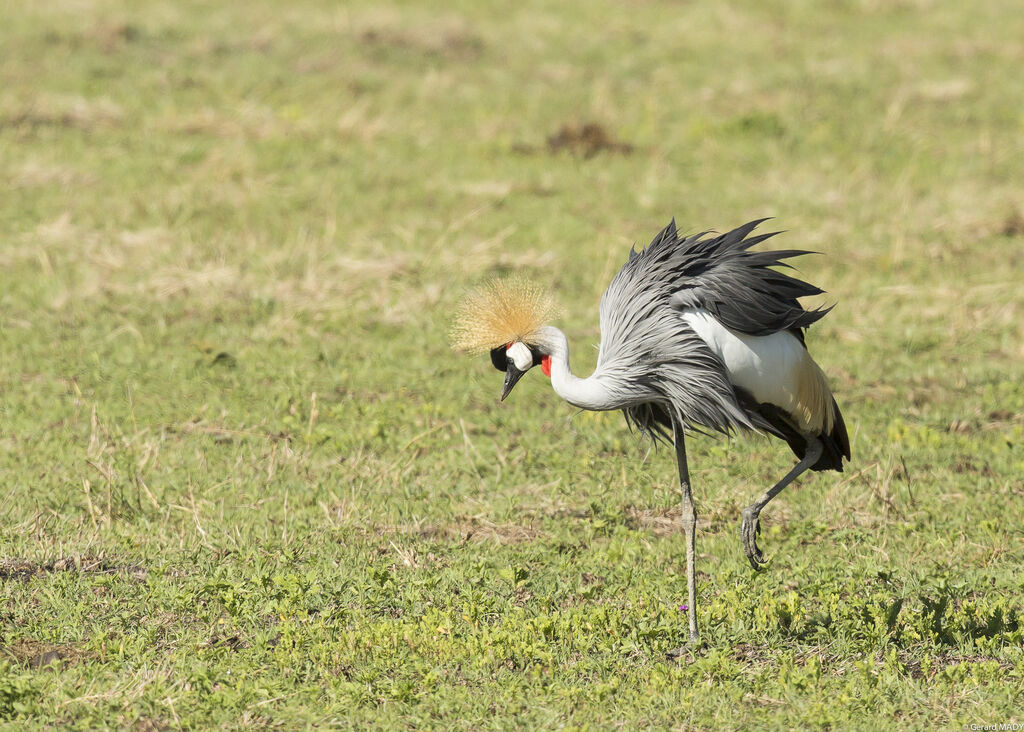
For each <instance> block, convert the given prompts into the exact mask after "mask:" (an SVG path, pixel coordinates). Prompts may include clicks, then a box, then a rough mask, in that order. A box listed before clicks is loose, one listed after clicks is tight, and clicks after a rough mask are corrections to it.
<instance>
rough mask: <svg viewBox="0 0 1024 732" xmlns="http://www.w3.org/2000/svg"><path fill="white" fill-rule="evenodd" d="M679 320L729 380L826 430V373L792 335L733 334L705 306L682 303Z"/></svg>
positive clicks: (801, 422)
mask: <svg viewBox="0 0 1024 732" xmlns="http://www.w3.org/2000/svg"><path fill="white" fill-rule="evenodd" d="M682 317H683V320H684V321H686V323H687V325H689V326H690V327H691V328H693V330H694V331H695V332H696V333H697V335H698V336H700V338H701V340H703V341H704V342H705V343H706V344H707V345H708V348H710V349H711V351H712V352H713V353H714V354H715V355H717V356H718V357H719V358H720V359H722V362H723V363H724V364H725V368H726V371H727V372H728V375H729V381H730V382H732V383H733V384H734V385H735V386H738V387H740V388H741V389H744V390H745V391H747V392H749V393H750V394H751V396H753V397H754V399H755V400H757V401H758V402H761V403H763V404H774V405H775V406H777V407H781V408H782V409H784V410H786V411H787V412H788V413H789V414H790V415H791V416H792V417H793V419H794V420H795V421H796V423H797V425H798V426H799V427H800V429H802V430H806V431H808V432H814V433H821V432H826V433H827V432H831V431H832V425H833V422H834V415H833V413H832V392H831V391H830V390H829V388H828V382H827V381H826V379H825V374H824V373H822V371H821V369H820V368H819V367H818V364H816V363H815V362H814V359H812V358H811V356H810V354H808V353H807V349H806V348H804V347H803V346H802V345H801V344H800V341H798V340H797V338H796V336H794V335H793V334H792V333H789V332H786V331H779V332H778V333H772V334H771V335H767V336H752V335H746V334H744V333H738V332H736V331H734V330H730V329H729V328H726V327H725V326H724V325H722V324H721V323H720V322H718V320H716V319H715V317H714V316H713V315H712V314H711V313H709V312H708V311H706V310H701V309H699V308H686V309H684V310H683V311H682Z"/></svg>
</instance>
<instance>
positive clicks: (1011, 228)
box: [999, 210, 1024, 236]
mask: <svg viewBox="0 0 1024 732" xmlns="http://www.w3.org/2000/svg"><path fill="white" fill-rule="evenodd" d="M999 233H1000V234H1002V235H1003V236H1024V214H1022V213H1021V212H1020V211H1016V210H1015V211H1011V212H1010V213H1009V215H1007V217H1006V219H1005V220H1004V221H1003V225H1002V227H1001V228H1000V230H999Z"/></svg>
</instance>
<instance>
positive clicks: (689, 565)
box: [452, 219, 850, 644]
mask: <svg viewBox="0 0 1024 732" xmlns="http://www.w3.org/2000/svg"><path fill="white" fill-rule="evenodd" d="M762 221H764V219H761V220H759V221H752V222H750V223H748V224H745V225H743V226H741V227H739V228H737V229H734V230H732V231H730V232H728V233H727V234H722V235H721V236H709V235H708V232H703V233H700V234H695V235H693V236H688V237H684V238H680V236H679V234H678V232H677V231H676V225H675V221H672V223H670V224H669V225H668V226H667V227H665V228H664V229H663V230H662V231H661V232H660V233H659V234H658V235H657V236H656V237H654V240H653V241H652V242H651V243H650V244H649V245H648V246H647V247H645V248H644V249H643V250H641V251H640V252H637V251H635V249H633V250H630V253H629V260H628V261H627V262H626V263H625V265H623V267H622V269H621V270H620V271H619V273H618V274H617V275H616V276H615V277H614V278H613V279H612V281H611V284H609V285H608V289H607V290H606V291H605V293H604V296H603V297H602V298H601V347H600V353H599V355H598V358H597V368H596V369H595V370H594V373H593V374H591V375H590V376H588V377H586V378H580V377H578V376H575V375H573V373H572V371H571V370H570V368H569V344H568V341H567V340H566V337H565V334H564V333H562V331H560V330H558V329H557V328H555V327H553V326H551V325H548V324H547V321H548V320H550V319H551V318H552V317H553V315H554V307H553V304H552V300H551V298H550V296H548V295H547V294H546V293H545V292H544V291H543V290H542V289H540V288H538V287H536V286H534V285H532V284H530V283H527V282H525V281H522V280H505V281H496V282H492V283H490V284H489V285H487V286H485V287H483V288H481V289H480V290H478V291H476V292H475V293H473V294H471V295H470V296H468V297H467V298H466V299H465V300H464V301H463V303H462V305H461V306H460V309H459V313H458V315H457V317H456V321H455V324H454V326H453V329H452V340H453V345H454V346H455V348H456V349H458V350H462V351H468V352H477V353H482V352H486V351H490V353H491V360H492V362H493V364H494V366H495V367H496V368H497V369H498V370H500V371H504V372H505V383H504V387H503V389H502V392H501V399H502V400H504V399H505V397H507V396H508V395H509V393H510V392H511V391H512V388H513V387H514V386H515V385H516V383H517V382H518V381H519V379H520V378H522V376H523V374H525V373H526V372H527V371H529V370H530V369H531V368H532V367H534V366H537V365H540V366H541V367H542V369H543V371H544V373H545V374H547V375H548V376H549V377H550V378H551V385H552V387H553V388H554V390H555V393H556V394H558V395H559V396H560V397H562V398H563V399H565V400H566V401H567V402H569V403H570V404H572V405H575V406H577V407H580V408H581V409H590V410H612V409H621V410H622V411H623V413H624V414H625V417H626V422H627V423H628V424H629V425H630V426H631V427H634V428H636V429H638V430H639V431H640V432H641V433H644V434H646V435H649V436H650V437H651V438H652V439H654V440H655V441H658V440H664V441H666V442H667V441H668V439H669V436H670V435H671V440H672V443H673V444H674V445H675V452H676V463H677V466H678V469H679V485H680V490H681V492H682V525H683V530H684V534H685V538H686V584H687V592H688V597H689V604H688V608H687V611H688V619H689V625H690V642H691V644H692V643H695V642H696V641H697V640H698V637H699V636H698V631H697V602H696V599H697V598H696V579H695V572H694V555H695V529H696V523H697V513H696V510H695V508H694V504H693V493H692V490H691V485H690V475H689V470H688V468H687V463H686V446H685V441H684V433H685V432H686V431H697V432H705V433H706V432H719V433H722V434H726V435H729V434H732V433H734V432H740V431H752V432H759V433H763V434H768V435H772V436H775V437H778V438H780V439H782V440H785V441H786V443H787V444H788V445H789V447H790V448H791V449H792V450H793V452H794V453H795V454H796V457H797V458H798V460H799V462H797V464H796V466H795V467H794V468H793V469H792V470H790V471H789V472H788V473H787V474H786V475H785V476H784V477H783V478H782V479H781V480H780V481H779V482H778V483H776V484H775V485H774V486H772V487H771V488H769V489H768V490H767V491H765V493H764V494H763V495H762V496H761V497H760V498H758V499H757V500H756V501H754V502H753V503H752V504H750V505H749V506H748V507H747V508H745V509H744V510H743V522H742V526H741V530H740V538H741V542H742V545H743V551H744V552H745V553H746V555H747V559H748V560H749V561H750V564H751V565H752V566H753V567H754V568H755V569H757V568H758V567H759V565H760V564H762V563H763V562H764V556H763V555H762V553H761V550H760V549H759V548H758V545H757V535H758V534H759V533H760V522H759V516H760V513H761V511H762V510H763V509H764V507H765V506H766V505H767V504H768V502H769V501H771V500H772V498H774V497H775V496H776V495H778V494H779V492H781V491H782V490H783V489H784V488H785V487H786V486H787V485H789V484H790V483H792V482H793V481H794V480H795V479H796V478H797V477H799V476H800V475H801V474H803V473H804V472H805V471H807V470H819V471H820V470H838V471H842V469H843V458H846V459H847V460H848V459H849V458H850V440H849V437H848V436H847V434H846V425H845V424H844V423H843V415H842V414H841V413H840V411H839V406H838V405H837V404H836V401H835V399H834V398H833V396H832V392H831V390H830V389H829V386H828V382H827V380H826V378H825V375H824V373H822V370H821V368H819V367H818V365H817V364H816V363H815V362H814V359H812V358H811V356H810V354H809V353H808V351H807V344H806V343H805V341H804V329H805V328H807V327H808V326H809V325H811V324H812V323H814V322H815V321H817V320H819V319H820V318H822V317H823V316H824V315H825V314H826V313H827V312H828V311H829V310H830V309H831V308H827V309H817V310H805V309H804V308H803V307H802V306H801V305H800V303H799V302H798V300H797V298H800V297H805V296H808V295H818V294H820V293H821V292H822V290H820V289H818V288H817V287H815V286H813V285H810V284H808V283H806V282H803V281H801V280H798V279H796V278H794V277H791V276H790V275H787V274H785V273H784V272H781V271H779V269H777V268H779V267H788V265H786V264H785V263H783V261H782V260H784V259H788V258H790V257H794V256H797V255H800V254H807V253H808V252H805V251H801V250H794V249H786V250H781V251H750V248H751V247H752V246H754V245H755V244H759V243H760V242H763V241H764V240H765V239H768V238H769V237H771V236H774V235H775V234H777V233H778V232H772V233H767V234H759V235H757V236H751V233H752V232H753V231H754V229H755V228H756V227H757V225H758V224H760V223H762Z"/></svg>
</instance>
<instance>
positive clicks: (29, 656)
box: [0, 639, 83, 669]
mask: <svg viewBox="0 0 1024 732" xmlns="http://www.w3.org/2000/svg"><path fill="white" fill-rule="evenodd" d="M82 656H83V653H82V652H81V651H79V650H78V649H77V648H75V646H73V645H71V644H63V645H54V644H53V643H44V642H42V641H37V640H31V639H25V640H20V641H15V642H14V643H11V644H10V645H7V646H0V658H8V659H11V660H12V661H14V662H16V663H19V664H21V665H22V666H25V667H27V668H32V669H40V668H46V667H47V666H55V665H58V666H59V665H63V664H64V663H66V662H67V663H70V662H74V661H77V660H79V659H80V658H82Z"/></svg>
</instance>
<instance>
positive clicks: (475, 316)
mask: <svg viewBox="0 0 1024 732" xmlns="http://www.w3.org/2000/svg"><path fill="white" fill-rule="evenodd" d="M557 314H558V309H557V307H555V301H554V299H553V298H552V297H551V294H550V293H549V292H548V291H547V290H545V289H544V288H543V287H541V286H540V285H537V284H535V283H533V282H530V281H529V280H526V279H523V278H521V277H508V278H505V279H500V280H492V281H490V282H488V283H486V284H485V285H483V286H481V287H479V288H477V289H476V290H474V291H473V292H471V293H469V294H468V295H467V296H466V297H465V298H464V299H463V300H462V302H461V303H459V307H458V310H457V311H456V313H455V320H454V321H453V323H452V329H451V333H450V337H451V342H452V348H454V349H455V350H456V351H463V352H465V353H472V354H476V353H484V352H485V351H490V350H491V349H494V348H497V347H498V346H503V345H505V344H506V343H513V342H515V341H523V342H524V343H530V342H531V339H532V337H533V336H534V335H535V334H536V332H537V330H538V329H539V328H540V327H541V326H542V325H544V324H546V323H547V322H549V321H550V320H551V319H552V318H554V317H555V316H556V315H557Z"/></svg>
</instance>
